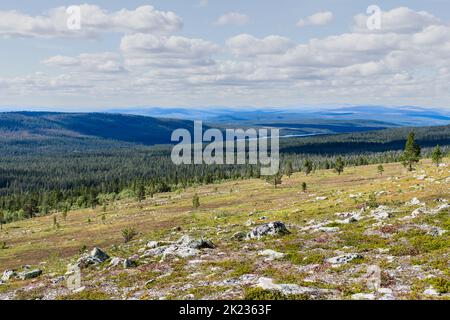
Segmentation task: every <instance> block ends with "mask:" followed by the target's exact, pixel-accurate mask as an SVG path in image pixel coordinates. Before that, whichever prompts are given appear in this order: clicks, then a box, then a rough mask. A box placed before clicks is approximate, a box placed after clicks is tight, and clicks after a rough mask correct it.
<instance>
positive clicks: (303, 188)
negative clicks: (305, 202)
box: [302, 182, 308, 192]
mask: <svg viewBox="0 0 450 320" xmlns="http://www.w3.org/2000/svg"><path fill="white" fill-rule="evenodd" d="M307 189H308V186H307V185H306V182H303V183H302V191H303V192H306V190H307Z"/></svg>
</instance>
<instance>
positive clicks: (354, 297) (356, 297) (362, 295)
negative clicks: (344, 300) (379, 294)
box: [352, 293, 375, 300]
mask: <svg viewBox="0 0 450 320" xmlns="http://www.w3.org/2000/svg"><path fill="white" fill-rule="evenodd" d="M352 300H375V295H374V294H373V293H356V294H354V295H352Z"/></svg>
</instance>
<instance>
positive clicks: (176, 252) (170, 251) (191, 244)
mask: <svg viewBox="0 0 450 320" xmlns="http://www.w3.org/2000/svg"><path fill="white" fill-rule="evenodd" d="M215 247H216V246H215V245H214V244H213V243H212V242H211V241H209V240H205V239H198V240H195V239H192V238H191V237H189V236H187V235H185V236H182V237H181V238H180V240H178V241H177V242H176V243H175V244H172V245H166V246H161V247H157V248H153V249H150V250H147V251H145V252H144V254H143V255H142V256H141V257H142V258H147V257H153V256H163V258H165V257H166V256H169V255H172V256H177V257H179V258H190V257H194V256H196V255H198V254H199V253H200V249H214V248H215Z"/></svg>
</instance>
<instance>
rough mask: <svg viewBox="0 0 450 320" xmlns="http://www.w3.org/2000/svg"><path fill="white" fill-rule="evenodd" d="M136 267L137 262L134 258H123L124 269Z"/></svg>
mask: <svg viewBox="0 0 450 320" xmlns="http://www.w3.org/2000/svg"><path fill="white" fill-rule="evenodd" d="M136 267H137V262H136V261H135V260H132V259H125V260H124V261H123V268H124V269H131V268H136Z"/></svg>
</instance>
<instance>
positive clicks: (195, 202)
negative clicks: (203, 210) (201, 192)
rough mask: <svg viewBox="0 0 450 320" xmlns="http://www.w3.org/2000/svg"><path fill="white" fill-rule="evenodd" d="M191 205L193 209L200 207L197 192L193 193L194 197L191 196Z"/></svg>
mask: <svg viewBox="0 0 450 320" xmlns="http://www.w3.org/2000/svg"><path fill="white" fill-rule="evenodd" d="M192 207H193V208H194V209H197V208H198V207H200V198H199V197H198V194H194V197H192Z"/></svg>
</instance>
